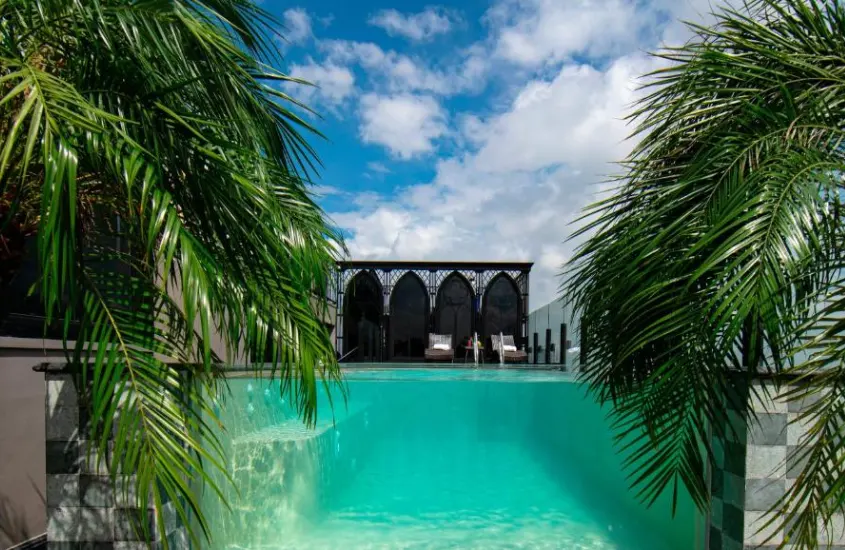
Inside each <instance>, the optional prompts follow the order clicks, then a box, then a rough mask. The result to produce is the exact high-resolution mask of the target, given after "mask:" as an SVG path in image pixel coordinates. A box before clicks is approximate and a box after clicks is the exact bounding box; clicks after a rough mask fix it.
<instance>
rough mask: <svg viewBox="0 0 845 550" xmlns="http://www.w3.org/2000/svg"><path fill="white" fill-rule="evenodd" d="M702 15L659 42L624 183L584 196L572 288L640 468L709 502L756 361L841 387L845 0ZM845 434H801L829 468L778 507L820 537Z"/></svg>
mask: <svg viewBox="0 0 845 550" xmlns="http://www.w3.org/2000/svg"><path fill="white" fill-rule="evenodd" d="M691 29H692V31H693V32H694V33H695V37H694V38H693V39H692V40H691V41H690V42H689V43H687V44H686V45H684V46H683V47H680V48H675V49H667V50H665V51H663V52H661V53H659V54H658V55H659V56H660V57H662V58H664V59H665V60H666V64H665V66H664V68H662V69H659V70H658V71H656V72H654V73H652V74H651V75H649V79H648V82H647V84H646V85H645V87H644V95H643V98H642V99H641V100H640V102H639V104H638V105H637V107H636V109H635V110H634V112H633V113H632V115H631V120H632V121H634V122H635V123H636V124H637V126H636V134H637V136H638V137H639V142H638V144H637V146H636V147H635V149H634V151H633V153H632V154H631V156H630V157H629V158H628V159H626V161H625V162H624V163H623V167H624V173H623V174H622V176H620V177H619V179H618V188H617V192H616V193H615V194H613V195H612V196H610V197H609V198H607V199H605V200H604V201H602V202H599V203H597V204H595V205H593V206H592V207H591V208H590V209H588V210H587V211H586V212H585V217H584V218H583V225H582V228H581V229H580V230H579V232H578V233H577V234H579V235H580V234H587V233H590V234H591V236H590V238H589V239H588V240H587V241H586V243H585V244H584V245H583V246H582V247H581V248H580V249H579V251H578V253H577V255H576V257H575V259H574V262H573V264H572V266H571V267H570V270H569V272H568V279H567V287H566V290H567V291H568V292H570V293H571V295H572V296H573V300H574V302H575V305H576V307H577V308H578V309H580V311H581V312H582V315H583V319H582V323H583V325H584V330H585V332H586V340H587V342H588V343H589V346H588V364H587V365H586V366H585V367H584V373H583V376H584V378H585V379H586V381H587V382H588V383H589V385H590V388H591V390H592V391H593V392H594V394H595V395H596V396H597V397H598V398H599V399H600V400H602V401H606V402H610V403H612V404H613V411H614V413H613V414H614V416H615V418H616V420H617V422H618V423H619V425H620V426H622V427H623V428H624V430H623V432H624V434H625V435H624V436H623V438H622V441H621V444H622V445H623V448H625V449H626V450H627V451H628V453H629V456H630V457H631V458H630V459H629V460H628V466H629V471H630V475H631V480H632V484H633V485H635V486H636V487H637V488H638V490H639V492H640V494H641V496H642V497H643V498H644V499H645V500H646V501H649V502H650V501H653V500H654V499H655V498H656V497H657V496H658V495H659V494H661V493H662V492H663V491H665V490H667V489H671V490H673V491H675V492H677V488H678V487H679V486H683V487H685V488H686V490H688V491H689V493H690V494H691V495H692V496H693V498H694V500H695V501H696V502H697V503H698V505H699V506H700V507H702V508H705V507H707V505H708V503H709V490H708V487H707V486H706V483H705V472H706V463H707V462H708V461H712V460H713V457H712V451H711V449H710V435H709V431H710V430H714V431H715V432H716V433H715V435H716V436H720V435H721V436H724V435H726V434H725V433H720V432H724V431H725V430H729V429H731V428H730V427H728V428H725V426H726V420H727V418H728V414H727V409H728V405H734V406H738V407H740V408H741V409H745V410H746V412H747V413H748V415H749V418H750V419H751V421H753V418H754V414H753V411H751V410H750V409H749V406H748V404H747V403H746V402H744V401H742V400H738V399H737V397H736V396H737V395H741V389H742V387H744V386H746V385H747V381H748V379H749V378H750V377H752V376H753V375H754V374H756V373H761V372H766V373H770V374H774V375H776V376H780V375H781V374H785V373H787V372H788V373H789V374H795V375H799V380H800V381H801V382H800V383H799V384H798V386H797V389H795V390H794V391H793V392H792V394H791V396H790V398H792V399H799V398H801V397H802V396H806V395H807V394H809V393H813V392H817V391H818V388H819V385H820V384H822V383H824V384H828V385H833V387H834V388H835V387H838V386H837V384H838V383H835V382H834V380H838V378H837V376H839V373H840V371H842V369H843V366H842V363H841V362H840V359H841V357H842V356H840V355H838V352H837V351H836V349H835V348H836V346H835V345H834V342H835V341H836V337H837V336H838V332H837V331H838V328H833V327H834V326H835V325H836V323H834V322H833V321H832V320H831V319H835V318H836V315H837V314H838V312H840V311H841V306H842V303H841V302H838V301H833V302H831V301H830V298H829V296H828V295H829V294H831V293H837V292H838V289H839V287H840V286H841V285H840V283H838V282H837V281H838V280H839V279H840V273H841V271H840V270H841V267H840V266H841V258H842V250H843V248H842V240H841V234H842V229H841V228H842V224H841V218H840V213H841V212H842V209H841V202H842V191H843V189H842V187H843V181H842V178H841V175H842V174H843V173H845V147H843V140H845V108H843V107H844V105H843V97H845V94H843V92H845V63H843V62H842V60H843V59H845V34H843V32H842V30H843V29H845V7H843V5H842V4H841V3H840V2H838V1H833V2H820V1H815V0H810V1H803V0H761V1H756V2H750V3H748V4H747V5H745V6H744V7H743V9H742V10H741V11H740V10H735V9H730V8H728V9H724V10H722V11H720V12H719V13H718V14H717V24H716V25H715V26H714V27H712V28H707V27H701V26H696V25H691ZM819 304H830V305H824V306H823V307H820V306H819ZM825 316H826V317H825ZM826 327H827V328H826ZM819 334H822V335H824V336H819ZM808 341H810V342H812V346H815V347H813V348H812V349H810V348H809V347H808V346H810V345H811V344H808V343H807V342H808ZM808 352H812V353H813V355H812V359H811V360H809V361H807V360H805V359H804V357H805V356H806V354H807V353H808ZM820 365H823V366H824V368H823V369H822V370H823V372H824V374H823V375H822V374H820V372H819V369H820V368H821V367H820ZM834 372H835V373H836V374H833V373H834ZM737 373H740V374H739V376H737ZM833 393H834V394H835V393H836V390H834V392H833ZM831 399H833V401H827V400H825V403H826V404H827V405H828V406H826V407H824V408H823V409H820V410H819V411H817V412H815V413H808V414H810V415H811V416H812V418H813V419H814V421H815V422H816V423H817V425H818V431H819V433H827V434H833V433H840V432H839V431H838V430H840V429H841V428H840V427H841V420H840V418H839V417H838V416H837V415H838V414H839V412H840V411H841V408H840V407H839V405H838V404H835V403H836V400H837V399H838V398H835V399H834V398H831ZM741 429H744V427H742V428H741ZM819 441H822V442H825V443H819ZM820 445H827V447H823V446H820ZM842 448H843V442H842V440H841V438H838V437H832V438H831V437H826V438H825V437H822V438H819V439H817V440H816V442H813V441H808V442H807V443H806V445H805V446H804V448H803V449H804V450H805V451H806V452H808V453H810V456H812V457H816V461H815V462H811V464H817V466H815V467H814V466H808V468H807V469H805V471H804V477H802V478H801V479H800V480H799V483H796V484H795V487H794V488H793V489H792V490H791V491H790V493H789V494H788V495H787V498H786V499H784V502H783V503H781V505H780V506H781V507H785V508H786V514H785V515H784V516H775V517H776V518H777V517H780V519H783V518H784V517H786V518H788V519H789V524H790V526H791V527H790V531H789V534H790V535H791V536H790V540H789V542H790V544H798V545H799V546H800V547H806V548H815V547H816V546H814V544H816V538H815V537H816V535H815V534H814V533H815V531H814V529H815V527H812V528H811V527H810V526H815V525H816V524H817V522H818V521H826V520H828V519H829V518H830V516H831V514H832V513H833V512H834V511H837V510H838V511H841V510H842V505H843V502H845V499H843V498H841V496H842V494H845V493H838V492H836V491H837V490H838V486H839V484H838V483H836V484H834V488H836V489H835V490H834V489H831V490H828V489H825V490H821V489H820V487H821V486H822V485H823V484H824V483H825V481H824V480H825V476H830V475H831V474H833V473H835V474H836V475H837V477H836V479H840V478H842V477H843V476H842V474H845V472H840V471H839V469H840V468H841V466H836V467H834V466H831V465H830V461H831V460H832V459H833V457H834V456H839V455H836V453H839V452H841V450H842ZM840 463H841V460H840ZM821 464H823V465H824V466H820V465H821ZM827 479H830V477H827ZM811 495H816V497H815V498H810V496H811ZM793 520H795V521H793ZM778 521H779V520H778ZM811 531H812V532H813V534H812V535H811Z"/></svg>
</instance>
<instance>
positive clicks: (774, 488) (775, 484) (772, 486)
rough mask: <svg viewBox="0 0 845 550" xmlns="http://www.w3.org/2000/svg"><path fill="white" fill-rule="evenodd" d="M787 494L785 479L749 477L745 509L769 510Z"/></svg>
mask: <svg viewBox="0 0 845 550" xmlns="http://www.w3.org/2000/svg"><path fill="white" fill-rule="evenodd" d="M785 494H786V480H785V479H774V480H772V479H748V480H746V483H745V510H746V511H754V512H767V511H769V510H771V509H772V507H774V506H775V505H776V504H777V503H778V502H779V501H780V500H781V499H782V498H783V496H784V495H785Z"/></svg>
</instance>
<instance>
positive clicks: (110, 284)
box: [0, 0, 343, 545]
mask: <svg viewBox="0 0 845 550" xmlns="http://www.w3.org/2000/svg"><path fill="white" fill-rule="evenodd" d="M273 25H274V21H273V19H272V17H270V16H269V15H268V14H267V13H266V12H264V11H263V10H262V9H261V8H259V7H257V6H255V5H254V4H252V3H251V2H248V1H246V0H203V1H199V2H188V3H184V2H170V1H162V0H149V1H144V2H136V3H132V4H127V3H125V2H122V1H118V0H93V1H91V2H68V1H65V0H35V1H30V0H4V1H2V2H0V28H2V30H3V35H4V40H3V41H2V42H0V91H2V94H0V97H2V99H0V133H2V135H3V137H4V138H5V140H4V142H3V146H2V149H1V150H0V192H2V193H3V194H7V193H12V194H14V200H15V202H16V203H23V202H24V201H26V202H27V203H30V202H32V200H33V198H36V199H38V201H39V202H40V204H41V209H40V216H39V219H38V227H37V234H38V249H39V259H40V268H41V280H40V284H39V289H40V295H41V296H42V298H43V301H44V305H45V310H46V311H47V314H48V317H51V318H58V319H61V320H62V321H63V322H64V325H65V333H66V335H67V334H69V330H70V327H71V323H78V326H79V332H80V335H79V337H78V339H77V340H76V342H73V343H72V342H70V341H67V342H66V346H67V349H68V354H69V356H70V359H71V360H72V361H73V362H74V363H76V364H78V365H80V367H81V371H80V380H79V382H80V386H79V387H80V388H82V391H83V392H84V398H85V400H86V403H87V405H88V406H89V407H90V409H91V413H92V421H91V434H90V436H91V438H92V439H94V440H95V441H97V443H98V446H99V448H100V450H101V451H104V452H103V453H101V454H102V455H103V456H105V455H106V454H109V455H111V456H112V457H113V459H112V463H111V472H112V475H113V476H114V479H115V483H119V482H121V480H122V479H123V478H124V477H125V475H127V473H128V472H133V473H134V476H133V478H132V482H131V483H130V484H126V483H123V486H124V488H126V487H128V486H129V485H133V484H134V486H133V487H129V489H127V494H129V493H132V494H134V495H136V496H135V498H137V505H138V507H139V508H142V509H144V508H146V506H147V504H149V503H150V502H152V503H153V504H154V506H155V508H156V510H157V513H158V514H159V515H160V513H161V507H162V505H163V503H164V502H166V501H172V502H173V503H174V505H175V506H176V509H177V513H178V515H179V516H180V517H181V518H182V520H183V522H184V523H185V524H186V526H187V527H188V528H189V530H190V534H191V537H192V538H194V540H195V541H198V540H199V537H200V536H201V534H202V533H203V532H205V533H206V534H207V532H208V530H207V525H206V523H205V519H204V517H203V515H202V510H201V509H200V508H199V506H198V504H197V501H196V499H195V494H194V492H193V491H194V489H195V487H194V486H193V485H194V484H195V483H197V482H205V483H206V484H207V485H208V486H209V487H211V488H212V490H216V491H217V492H218V494H220V492H219V487H216V486H215V484H214V481H213V478H212V477H211V476H209V475H208V470H209V469H222V464H223V462H222V454H221V453H222V449H221V447H220V445H219V443H218V442H216V440H215V439H214V436H213V435H212V431H211V430H210V429H209V426H208V425H207V424H206V422H207V420H204V419H208V418H211V419H212V421H214V415H213V412H212V411H211V410H210V407H209V406H208V405H207V403H208V399H210V397H211V396H214V395H216V394H217V389H218V388H217V386H218V385H219V384H221V383H223V378H222V376H223V371H222V369H221V368H220V366H219V364H220V362H221V360H222V359H223V358H221V357H218V356H217V354H216V353H215V351H214V348H213V346H212V340H213V339H214V338H215V337H216V336H219V337H220V338H221V339H222V341H223V343H224V345H225V348H226V354H227V357H226V358H225V359H226V360H228V361H241V362H247V363H251V364H253V365H254V366H255V367H256V369H267V370H269V371H270V372H272V373H274V375H278V376H280V377H281V379H282V380H283V384H282V391H283V392H285V393H287V394H289V395H291V396H292V397H293V399H292V401H293V402H294V403H295V404H296V405H297V406H298V409H299V411H300V412H301V414H302V415H303V419H304V420H305V421H306V422H308V423H313V422H315V421H316V413H317V411H316V391H317V385H318V384H321V383H323V384H331V383H334V382H338V381H339V380H340V374H339V369H338V368H337V362H336V357H335V353H334V349H333V346H332V343H331V340H330V337H329V334H328V332H327V331H326V329H325V327H323V325H322V323H321V321H320V316H319V315H318V313H319V309H320V307H323V306H324V304H325V302H324V301H325V296H326V295H327V292H326V284H327V281H328V278H329V277H328V275H329V272H330V270H331V268H332V266H333V262H334V260H335V256H336V251H337V250H342V247H343V245H342V242H341V239H340V236H339V234H338V233H337V232H336V230H334V229H332V228H331V227H330V226H329V225H328V224H327V223H326V221H325V216H324V214H323V212H322V211H321V210H320V208H319V207H318V206H317V205H316V204H315V203H314V202H313V200H312V199H311V197H310V195H309V193H308V188H307V185H308V178H309V175H310V174H311V173H313V170H314V169H315V167H317V166H318V162H317V160H316V157H315V155H314V150H313V149H312V147H311V146H310V145H309V143H308V141H307V140H306V138H305V137H304V135H303V134H313V135H315V136H318V135H319V134H318V133H316V131H315V130H314V129H313V128H312V127H311V126H309V125H308V124H307V123H306V122H305V121H303V120H302V119H301V118H299V117H298V116H297V115H296V114H295V113H294V112H293V111H292V110H291V109H290V102H289V101H288V100H287V98H286V97H285V96H284V95H283V94H280V93H278V92H277V91H275V90H274V89H273V88H272V86H271V84H272V82H274V81H277V80H279V79H285V78H286V77H285V75H284V74H283V73H281V72H279V71H278V70H277V69H275V68H274V64H275V63H277V62H278V61H279V56H278V51H277V50H276V49H275V47H274V46H273V40H272V35H273V33H274V32H275V31H274V30H273ZM24 194H26V195H24ZM268 349H269V350H270V352H271V353H270V361H269V362H268V363H264V354H263V351H264V350H268ZM258 350H260V351H261V352H262V353H260V354H251V353H249V352H250V351H258ZM115 421H116V422H117V424H116V427H115V428H114V436H115V437H114V441H113V443H112V441H111V439H110V437H111V435H112V434H111V432H112V426H114V425H115ZM110 446H111V448H110ZM107 449H108V450H109V451H108V453H105V451H106V450H107ZM224 477H225V476H224ZM130 489H131V490H130ZM150 499H151V500H150ZM189 516H192V517H194V518H196V519H197V522H196V524H194V523H193V522H189V521H188V518H189ZM160 519H161V518H160ZM159 525H160V526H161V528H162V529H163V528H164V526H163V524H162V523H161V522H159ZM193 525H198V526H199V532H195V530H194V529H192V526H193ZM162 542H163V543H164V544H165V545H166V544H167V541H166V540H165V539H162Z"/></svg>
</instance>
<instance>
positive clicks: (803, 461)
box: [786, 447, 809, 479]
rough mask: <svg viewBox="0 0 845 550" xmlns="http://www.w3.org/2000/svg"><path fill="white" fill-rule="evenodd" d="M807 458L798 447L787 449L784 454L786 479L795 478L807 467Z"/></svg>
mask: <svg viewBox="0 0 845 550" xmlns="http://www.w3.org/2000/svg"><path fill="white" fill-rule="evenodd" d="M808 458H809V457H808V456H806V455H805V451H804V450H802V449H801V448H800V447H787V452H786V477H787V478H788V479H795V478H797V477H798V476H799V475H800V474H801V472H802V471H804V467H805V466H806V465H807V460H808Z"/></svg>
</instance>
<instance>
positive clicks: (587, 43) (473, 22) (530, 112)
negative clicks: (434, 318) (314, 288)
mask: <svg viewBox="0 0 845 550" xmlns="http://www.w3.org/2000/svg"><path fill="white" fill-rule="evenodd" d="M263 7H264V8H266V9H268V10H269V11H270V12H272V13H274V14H275V15H276V16H277V17H278V18H279V19H280V20H281V21H283V22H284V28H283V29H281V32H282V33H283V34H284V36H285V37H286V40H285V41H284V43H283V44H282V45H281V47H282V49H283V51H284V55H285V61H286V66H285V67H283V69H284V70H285V71H286V72H287V73H289V74H291V75H293V76H296V77H299V78H302V79H305V80H308V81H311V82H313V83H315V84H317V86H318V87H304V86H301V85H296V86H291V87H289V88H288V92H289V93H290V94H291V95H292V96H294V97H296V98H297V99H300V100H302V101H303V102H305V103H307V104H308V105H310V106H312V107H313V108H314V109H315V110H316V111H317V112H318V113H319V114H320V117H319V118H316V117H312V121H313V122H314V124H315V125H316V126H317V127H318V128H319V130H320V131H321V132H322V133H323V134H325V136H326V138H327V139H326V140H319V139H314V140H312V141H314V143H315V145H316V148H317V150H318V152H319V155H320V158H321V160H322V162H323V165H324V167H323V169H322V170H321V173H320V175H319V178H318V180H317V181H316V182H315V183H316V186H315V190H316V191H317V192H318V193H319V194H320V199H319V200H320V202H321V204H322V205H323V206H324V208H325V209H326V211H327V212H328V214H329V215H330V217H331V218H332V220H333V221H334V223H335V224H337V225H338V226H339V227H341V228H342V229H343V231H344V233H345V234H346V235H347V238H348V246H349V250H350V255H351V257H352V258H355V259H426V260H429V259H430V260H445V259H465V260H527V261H533V262H535V265H534V270H533V271H532V276H531V302H532V303H531V308H532V309H534V308H536V307H539V306H541V305H543V304H545V303H546V302H548V301H549V300H551V299H553V298H554V297H555V295H556V293H557V287H558V285H559V282H560V281H559V278H558V276H557V274H558V273H560V271H561V266H562V265H563V264H564V263H565V262H566V261H567V259H568V258H569V257H570V256H571V253H572V250H573V249H574V246H575V244H576V243H573V242H567V238H568V236H569V234H570V233H571V232H572V230H573V225H572V223H573V221H574V220H575V218H576V217H577V215H578V212H579V210H580V209H581V208H582V207H583V206H584V205H585V204H587V203H588V202H590V201H591V200H593V199H595V197H596V193H597V192H600V191H601V189H602V182H603V180H604V179H605V178H606V176H607V174H609V173H612V172H613V171H614V169H615V168H614V166H613V165H612V164H611V163H613V162H615V161H619V160H621V159H623V158H624V157H625V155H626V153H627V152H628V151H629V150H630V149H631V147H632V145H633V143H632V142H631V141H630V140H626V137H627V135H628V134H629V132H630V127H629V126H627V125H626V124H625V122H624V121H623V120H622V117H624V116H625V114H626V113H627V112H628V110H629V109H630V106H631V102H632V101H633V100H634V99H635V98H636V91H635V88H636V85H637V81H638V77H639V76H640V75H642V74H644V73H646V72H648V71H649V70H651V69H653V68H655V66H656V62H655V61H654V60H653V59H650V58H649V56H648V55H647V52H648V51H653V50H654V49H655V48H658V47H659V46H660V45H662V44H677V43H679V42H680V41H683V40H684V39H685V38H686V37H687V36H688V33H687V30H686V28H685V27H684V25H683V24H682V23H680V22H679V20H694V21H703V20H708V19H709V17H708V14H709V12H710V11H711V8H710V3H709V2H708V1H707V0H653V1H650V2H649V1H634V0H496V1H493V2H481V1H477V0H468V1H464V2H457V1H455V2H453V3H448V4H430V3H426V2H419V1H416V0H413V1H407V0H406V1H404V2H401V3H400V2H394V3H393V4H385V3H383V2H378V1H377V0H376V1H374V0H359V1H356V2H349V1H348V0H325V1H321V0H312V1H309V2H308V3H302V4H296V3H289V2H281V1H280V0H264V2H263Z"/></svg>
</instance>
